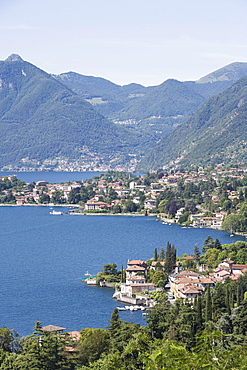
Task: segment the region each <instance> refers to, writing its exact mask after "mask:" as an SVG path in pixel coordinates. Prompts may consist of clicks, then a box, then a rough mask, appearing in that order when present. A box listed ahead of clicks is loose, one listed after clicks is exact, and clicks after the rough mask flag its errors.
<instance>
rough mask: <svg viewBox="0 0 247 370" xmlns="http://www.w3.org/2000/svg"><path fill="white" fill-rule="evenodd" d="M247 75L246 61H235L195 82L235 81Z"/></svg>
mask: <svg viewBox="0 0 247 370" xmlns="http://www.w3.org/2000/svg"><path fill="white" fill-rule="evenodd" d="M246 75H247V63H246V62H235V63H231V64H228V65H227V66H225V67H222V68H220V69H217V70H216V71H214V72H211V73H209V74H207V75H206V76H204V77H202V78H200V79H199V80H197V81H196V83H197V84H205V83H208V82H210V83H212V82H217V81H237V80H239V79H240V78H242V77H244V76H246Z"/></svg>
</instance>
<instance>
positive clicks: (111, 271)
mask: <svg viewBox="0 0 247 370" xmlns="http://www.w3.org/2000/svg"><path fill="white" fill-rule="evenodd" d="M102 273H103V274H104V275H116V274H117V273H118V270H117V265H116V263H107V264H106V265H104V266H103V269H102Z"/></svg>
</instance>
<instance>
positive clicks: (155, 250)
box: [154, 248, 158, 261]
mask: <svg viewBox="0 0 247 370" xmlns="http://www.w3.org/2000/svg"><path fill="white" fill-rule="evenodd" d="M157 260H158V253H157V248H154V261H157Z"/></svg>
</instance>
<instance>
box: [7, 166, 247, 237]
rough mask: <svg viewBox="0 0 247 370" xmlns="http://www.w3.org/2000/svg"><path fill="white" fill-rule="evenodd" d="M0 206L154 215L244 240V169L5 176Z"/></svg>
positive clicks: (246, 188)
mask: <svg viewBox="0 0 247 370" xmlns="http://www.w3.org/2000/svg"><path fill="white" fill-rule="evenodd" d="M0 204H1V205H33V206H34V205H39V206H45V205H46V206H50V207H53V206H67V207H73V210H71V211H70V212H69V214H87V215H90V214H94V215H95V214H100V215H104V214H108V215H110V214H111V215H114V214H117V215H121V214H123V215H146V216H147V215H156V216H157V217H158V218H159V219H160V220H161V221H162V222H166V223H178V224H180V225H183V226H185V227H188V226H193V227H200V228H201V227H208V228H213V229H224V230H226V231H228V232H230V233H231V234H233V233H238V234H241V235H243V236H246V235H247V168H245V167H243V166H242V167H241V166H238V167H235V168H230V167H227V166H223V165H221V166H218V167H216V168H207V169H202V168H198V169H197V170H190V171H185V170H181V169H180V170H175V169H174V170H172V171H170V172H165V171H157V172H152V173H148V174H145V175H140V176H136V175H134V174H130V173H125V172H114V171H110V172H106V173H102V174H100V175H98V176H95V177H93V178H90V179H88V180H85V181H72V182H67V183H62V184H54V183H48V182H47V181H37V182H32V183H25V182H24V181H21V180H18V178H17V176H16V175H11V174H10V175H8V176H3V177H0ZM61 213H62V212H61ZM53 214H58V213H57V212H56V211H54V212H53Z"/></svg>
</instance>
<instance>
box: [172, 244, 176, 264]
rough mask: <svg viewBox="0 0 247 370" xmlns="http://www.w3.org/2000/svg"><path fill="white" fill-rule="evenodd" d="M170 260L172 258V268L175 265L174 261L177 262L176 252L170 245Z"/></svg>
mask: <svg viewBox="0 0 247 370" xmlns="http://www.w3.org/2000/svg"><path fill="white" fill-rule="evenodd" d="M171 258H172V267H173V266H174V265H176V261H177V250H176V248H175V247H174V245H172V249H171Z"/></svg>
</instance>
